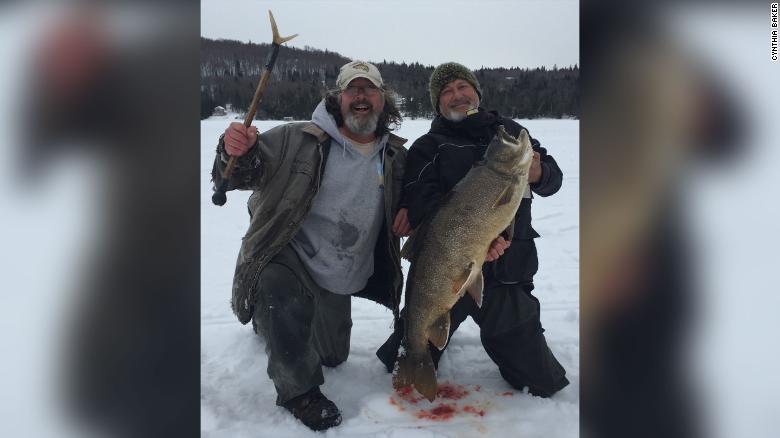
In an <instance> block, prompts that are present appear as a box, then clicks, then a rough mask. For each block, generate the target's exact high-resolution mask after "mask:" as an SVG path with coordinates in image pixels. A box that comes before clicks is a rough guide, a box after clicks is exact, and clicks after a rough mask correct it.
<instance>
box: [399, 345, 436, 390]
mask: <svg viewBox="0 0 780 438" xmlns="http://www.w3.org/2000/svg"><path fill="white" fill-rule="evenodd" d="M408 386H412V387H414V389H416V390H417V392H419V393H420V394H422V395H423V396H424V397H425V398H427V399H428V401H430V402H432V401H433V400H434V399H435V398H436V390H437V389H438V384H437V383H436V368H434V366H433V359H431V355H430V353H428V351H425V352H424V353H421V354H409V355H407V353H404V354H402V355H401V357H399V358H398V367H397V368H396V372H395V374H393V388H395V389H397V390H398V389H401V388H406V387H408Z"/></svg>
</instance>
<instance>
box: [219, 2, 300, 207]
mask: <svg viewBox="0 0 780 438" xmlns="http://www.w3.org/2000/svg"><path fill="white" fill-rule="evenodd" d="M268 16H269V17H270V18H271V31H272V32H273V43H272V44H271V45H272V47H273V48H272V50H271V53H269V54H268V58H266V62H265V70H263V74H262V76H261V77H260V82H259V83H258V84H257V88H256V89H255V95H254V96H253V97H252V104H251V105H250V106H249V111H247V113H246V117H245V118H244V126H246V127H247V128H248V127H250V126H252V120H254V118H255V113H257V105H259V104H260V101H261V100H262V99H263V92H265V87H266V86H267V85H268V80H269V79H270V78H271V71H272V70H273V69H274V64H276V56H277V55H279V48H280V47H281V46H282V43H284V42H287V41H290V40H291V39H293V38H295V37H296V36H297V35H298V34H295V35H292V36H289V37H284V38H282V37H280V36H279V30H278V29H277V28H276V21H275V20H274V16H273V14H271V11H268ZM237 159H238V157H236V156H231V157H230V159H229V160H228V162H227V165H226V166H225V170H224V171H223V172H222V181H220V183H219V186H218V187H216V188H215V189H214V194H213V195H212V196H211V201H212V202H213V203H214V204H215V205H225V202H227V195H225V193H226V192H227V188H228V181H230V175H232V173H233V168H234V167H235V165H236V160H237Z"/></svg>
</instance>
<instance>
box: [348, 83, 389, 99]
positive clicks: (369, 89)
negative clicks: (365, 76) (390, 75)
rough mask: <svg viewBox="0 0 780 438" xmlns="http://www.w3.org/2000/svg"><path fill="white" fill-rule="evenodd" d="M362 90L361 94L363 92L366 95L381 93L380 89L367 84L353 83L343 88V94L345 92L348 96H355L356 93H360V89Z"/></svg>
mask: <svg viewBox="0 0 780 438" xmlns="http://www.w3.org/2000/svg"><path fill="white" fill-rule="evenodd" d="M361 90H362V91H363V94H365V95H366V96H367V97H374V96H376V95H377V94H379V93H381V92H382V90H380V89H379V88H377V87H375V86H373V85H369V86H367V87H356V86H354V85H350V86H349V87H347V88H346V89H345V90H344V94H346V95H347V96H349V97H355V96H357V95H358V94H360V91H361Z"/></svg>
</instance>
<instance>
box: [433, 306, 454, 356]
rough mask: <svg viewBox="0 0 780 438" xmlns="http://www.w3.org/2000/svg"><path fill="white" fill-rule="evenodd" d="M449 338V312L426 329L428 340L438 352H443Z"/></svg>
mask: <svg viewBox="0 0 780 438" xmlns="http://www.w3.org/2000/svg"><path fill="white" fill-rule="evenodd" d="M449 338H450V312H446V313H445V314H443V315H442V316H440V317H439V319H437V320H436V321H434V323H433V324H431V326H430V327H428V340H429V341H431V344H433V345H435V346H436V348H438V349H439V350H444V347H445V346H446V345H447V340H448V339H449Z"/></svg>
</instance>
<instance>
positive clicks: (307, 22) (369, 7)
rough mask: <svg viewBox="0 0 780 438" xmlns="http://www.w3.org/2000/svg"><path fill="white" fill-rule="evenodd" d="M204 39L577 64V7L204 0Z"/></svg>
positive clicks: (363, 53)
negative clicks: (283, 40) (283, 39)
mask: <svg viewBox="0 0 780 438" xmlns="http://www.w3.org/2000/svg"><path fill="white" fill-rule="evenodd" d="M200 4H201V35H202V36H203V37H206V38H211V39H217V38H226V39H234V40H239V41H244V42H246V41H250V40H251V41H252V42H255V43H260V42H270V41H271V25H270V22H269V20H268V12H267V10H268V9H270V10H271V11H272V12H273V14H274V18H276V23H277V24H278V26H279V33H280V34H281V35H282V36H287V35H291V34H294V33H298V34H299V35H298V37H296V38H295V39H293V40H292V41H290V42H289V43H287V44H288V45H290V46H294V47H299V48H303V47H304V46H310V47H314V48H317V49H328V50H330V51H334V52H338V53H340V54H342V55H344V56H346V57H348V58H351V59H361V60H366V61H375V62H381V61H382V60H387V61H396V62H407V63H410V62H415V61H416V62H419V63H421V64H424V65H437V64H440V63H442V62H448V61H456V62H460V63H461V64H464V65H466V66H467V67H469V68H472V69H476V68H479V67H481V66H485V67H540V66H546V67H552V66H553V64H557V65H558V66H559V67H560V66H569V65H574V64H579V1H578V0H520V1H517V0H486V1H479V0H468V1H464V0H330V1H325V0H308V1H304V0H286V1H285V0H275V1H268V0H201V2H200Z"/></svg>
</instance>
